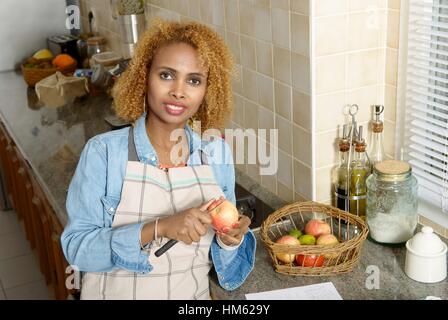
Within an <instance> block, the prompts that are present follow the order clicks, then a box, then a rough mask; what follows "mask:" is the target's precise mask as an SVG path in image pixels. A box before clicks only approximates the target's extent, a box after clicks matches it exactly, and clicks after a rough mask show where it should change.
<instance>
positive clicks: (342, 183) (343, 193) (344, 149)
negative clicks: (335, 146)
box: [334, 124, 350, 211]
mask: <svg viewBox="0 0 448 320" xmlns="http://www.w3.org/2000/svg"><path fill="white" fill-rule="evenodd" d="M348 131H349V128H348V125H346V124H345V125H344V127H343V134H342V139H341V140H340V141H339V165H338V167H337V168H336V170H335V179H334V180H335V181H334V185H335V199H336V207H337V208H338V209H341V210H344V211H348V189H349V181H348V175H349V165H348V164H349V163H348V160H349V159H348V158H349V152H350V140H349V133H348Z"/></svg>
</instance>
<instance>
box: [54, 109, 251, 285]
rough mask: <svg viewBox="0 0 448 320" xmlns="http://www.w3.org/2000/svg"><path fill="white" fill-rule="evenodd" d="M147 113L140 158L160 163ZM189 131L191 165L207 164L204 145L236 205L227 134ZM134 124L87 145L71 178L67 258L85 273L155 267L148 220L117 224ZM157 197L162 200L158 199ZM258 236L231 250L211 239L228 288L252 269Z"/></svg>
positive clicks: (139, 133)
mask: <svg viewBox="0 0 448 320" xmlns="http://www.w3.org/2000/svg"><path fill="white" fill-rule="evenodd" d="M145 117H146V114H143V115H142V116H141V117H140V118H139V119H137V121H136V123H135V125H134V141H135V147H136V151H137V155H138V158H139V160H140V162H142V163H146V164H150V165H154V166H156V165H157V164H158V158H157V154H156V152H155V150H154V148H153V147H152V145H151V143H150V141H149V138H148V135H147V133H146V127H145ZM185 132H186V135H187V138H188V142H189V146H190V156H189V159H188V162H187V165H189V166H194V165H200V164H201V156H200V152H199V150H202V152H203V153H204V154H205V155H206V156H207V159H208V162H209V165H210V166H211V167H212V171H213V174H214V176H215V179H216V181H217V183H218V184H219V186H220V187H221V189H222V191H223V192H224V194H225V196H226V198H227V199H228V200H229V201H231V202H233V203H234V204H235V202H236V199H235V171H234V166H233V159H232V154H231V151H230V147H229V146H228V144H227V143H226V142H225V140H223V139H216V140H215V141H211V142H210V141H204V140H201V138H200V136H199V135H198V134H197V133H196V132H194V131H193V130H192V129H191V128H190V127H189V126H188V125H186V126H185ZM128 137H129V127H126V128H123V129H120V130H115V131H110V132H107V133H103V134H100V135H97V136H95V137H93V138H91V139H90V140H89V141H88V142H87V144H86V145H85V147H84V149H83V151H82V153H81V156H80V159H79V162H78V165H77V168H76V171H75V174H74V176H73V178H72V180H71V182H70V186H69V189H68V194H67V202H66V208H67V213H68V223H67V225H66V227H65V229H64V231H63V233H62V235H61V244H62V249H63V251H64V255H65V257H66V259H67V261H68V262H69V263H70V264H71V265H73V266H76V267H77V268H78V269H79V271H82V272H107V271H111V270H112V269H115V268H121V269H126V270H129V271H131V272H138V273H149V272H151V270H152V266H151V264H150V260H151V258H149V261H148V257H149V255H150V253H149V252H148V250H143V249H142V247H141V244H140V234H141V229H142V227H143V225H144V222H141V223H135V224H129V225H125V226H120V227H114V228H112V221H113V217H114V213H115V210H116V208H117V206H118V204H119V202H120V198H121V190H122V185H123V181H124V177H125V173H126V164H127V161H128ZM154 201H157V200H154ZM255 249H256V240H255V237H254V235H253V233H252V231H250V230H249V232H248V233H247V234H246V235H245V237H244V240H243V242H242V243H241V245H240V246H239V247H238V248H237V249H234V250H230V251H229V250H225V249H223V248H221V247H220V246H219V244H218V243H217V242H216V236H215V238H214V239H213V241H212V244H211V250H210V254H211V258H212V261H213V264H214V267H215V270H216V273H217V276H218V281H219V284H220V285H221V286H222V287H223V288H224V289H226V290H234V289H236V288H237V287H239V286H240V285H241V284H242V283H243V282H244V281H245V280H246V278H247V276H248V275H249V273H250V272H251V271H252V269H253V267H254V262H255Z"/></svg>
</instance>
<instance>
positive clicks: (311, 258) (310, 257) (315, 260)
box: [296, 254, 325, 267]
mask: <svg viewBox="0 0 448 320" xmlns="http://www.w3.org/2000/svg"><path fill="white" fill-rule="evenodd" d="M324 260H325V259H324V256H322V255H317V254H307V255H304V254H298V255H297V257H296V262H297V264H298V265H299V266H303V267H322V265H323V264H324Z"/></svg>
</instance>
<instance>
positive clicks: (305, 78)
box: [291, 52, 311, 92]
mask: <svg viewBox="0 0 448 320" xmlns="http://www.w3.org/2000/svg"><path fill="white" fill-rule="evenodd" d="M291 68H292V86H293V87H294V89H298V90H300V91H303V92H311V76H310V72H311V70H310V59H309V58H308V57H305V56H302V55H300V54H298V53H295V52H292V53H291Z"/></svg>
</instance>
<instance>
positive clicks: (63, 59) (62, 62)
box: [52, 53, 76, 69]
mask: <svg viewBox="0 0 448 320" xmlns="http://www.w3.org/2000/svg"><path fill="white" fill-rule="evenodd" d="M75 62H76V60H75V59H73V58H72V57H71V56H70V55H68V54H65V53H62V54H58V55H57V56H56V57H55V58H54V59H53V61H52V63H53V66H55V67H56V68H58V69H64V68H66V67H68V66H71V65H72V64H73V63H75Z"/></svg>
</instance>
